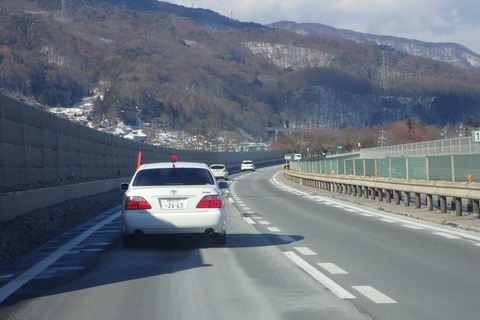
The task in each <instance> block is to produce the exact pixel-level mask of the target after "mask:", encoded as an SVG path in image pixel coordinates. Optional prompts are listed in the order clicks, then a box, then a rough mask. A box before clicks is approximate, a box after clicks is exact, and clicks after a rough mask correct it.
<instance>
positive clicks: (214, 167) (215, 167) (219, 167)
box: [210, 165, 225, 169]
mask: <svg viewBox="0 0 480 320" xmlns="http://www.w3.org/2000/svg"><path fill="white" fill-rule="evenodd" d="M223 168H225V166H220V165H217V166H215V165H212V166H211V167H210V169H223Z"/></svg>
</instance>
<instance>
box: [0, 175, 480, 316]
mask: <svg viewBox="0 0 480 320" xmlns="http://www.w3.org/2000/svg"><path fill="white" fill-rule="evenodd" d="M278 173H279V168H278V167H275V168H266V169H258V170H257V171H256V172H248V173H243V174H239V175H236V176H232V181H231V186H230V190H229V191H230V194H229V197H228V200H229V201H228V202H227V204H226V206H227V211H228V237H227V246H226V247H224V248H212V247H210V246H209V243H208V241H206V240H205V239H202V238H184V237H183V238H172V239H168V240H164V241H150V242H147V243H145V244H144V245H143V246H141V247H139V248H129V249H125V248H123V247H122V245H121V240H120V239H121V224H120V221H119V218H118V217H119V213H118V208H115V209H113V210H111V211H109V212H106V213H105V214H103V215H101V216H99V217H98V218H96V219H94V220H92V221H90V222H89V223H87V224H85V225H82V226H81V227H79V228H76V229H74V230H71V231H70V232H68V233H66V234H64V235H63V236H61V237H59V238H58V239H56V240H54V241H52V242H50V243H47V244H46V245H44V246H42V247H40V248H38V249H37V250H35V251H34V252H32V254H30V255H28V256H26V257H25V258H24V259H22V260H20V261H18V262H17V263H14V264H12V265H11V266H9V267H8V268H6V269H4V270H0V319H2V320H3V319H5V320H7V319H62V320H64V319H212V318H217V319H262V320H263V319H295V320H300V319H401V320H404V319H472V318H476V317H478V315H479V314H480V305H479V304H478V303H477V300H478V293H479V292H480V278H479V277H478V276H477V275H476V273H477V268H478V266H480V237H478V236H477V235H476V234H475V233H472V232H468V231H459V230H458V229H452V228H449V227H447V226H440V225H435V224H430V223H428V222H422V221H418V220H413V219H409V218H405V217H400V216H396V215H394V214H389V213H385V212H382V211H376V210H374V209H370V208H366V207H362V206H357V205H353V204H351V203H347V202H340V201H338V200H334V199H330V198H326V197H322V196H319V195H315V194H310V193H307V192H305V191H301V190H297V189H294V188H292V187H289V186H286V185H284V184H283V183H281V181H280V179H279V177H278Z"/></svg>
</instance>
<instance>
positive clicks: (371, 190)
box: [370, 188, 377, 200]
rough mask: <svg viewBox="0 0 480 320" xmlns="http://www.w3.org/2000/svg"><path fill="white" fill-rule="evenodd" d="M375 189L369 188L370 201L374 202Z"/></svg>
mask: <svg viewBox="0 0 480 320" xmlns="http://www.w3.org/2000/svg"><path fill="white" fill-rule="evenodd" d="M376 191H377V189H375V188H370V199H372V200H375V197H376V196H377V195H376Z"/></svg>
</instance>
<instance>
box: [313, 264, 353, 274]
mask: <svg viewBox="0 0 480 320" xmlns="http://www.w3.org/2000/svg"><path fill="white" fill-rule="evenodd" d="M317 264H318V265H319V266H320V267H322V268H323V269H325V270H327V271H328V272H330V273H331V274H348V272H347V271H345V270H343V269H342V268H340V267H338V266H337V265H335V264H333V263H317Z"/></svg>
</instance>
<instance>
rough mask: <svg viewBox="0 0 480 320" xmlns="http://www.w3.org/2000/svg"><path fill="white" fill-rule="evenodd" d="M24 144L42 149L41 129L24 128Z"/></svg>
mask: <svg viewBox="0 0 480 320" xmlns="http://www.w3.org/2000/svg"><path fill="white" fill-rule="evenodd" d="M25 143H26V145H27V146H31V147H39V148H42V147H43V130H42V129H41V128H37V127H32V126H30V125H28V126H25Z"/></svg>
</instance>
